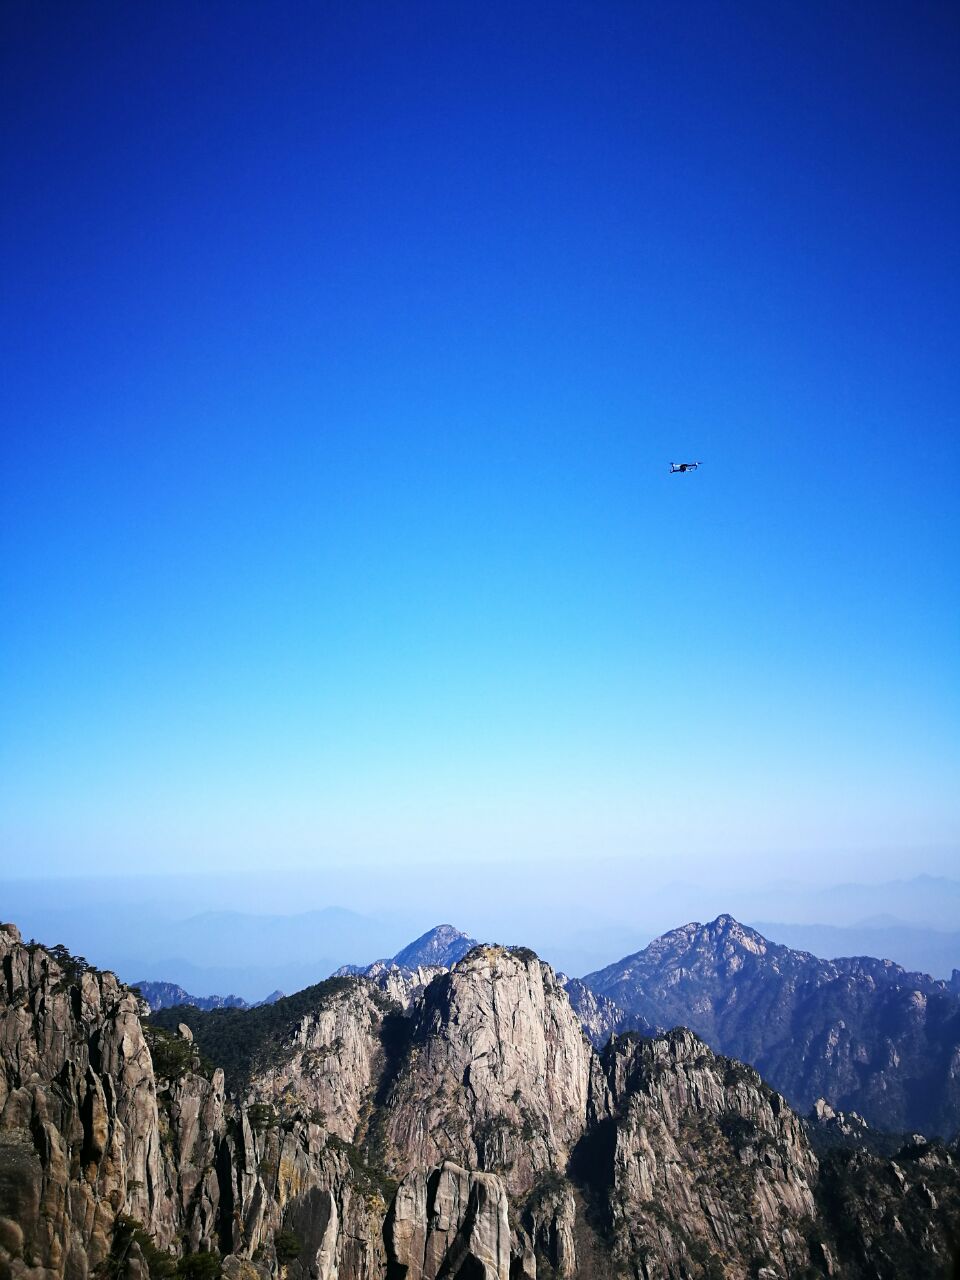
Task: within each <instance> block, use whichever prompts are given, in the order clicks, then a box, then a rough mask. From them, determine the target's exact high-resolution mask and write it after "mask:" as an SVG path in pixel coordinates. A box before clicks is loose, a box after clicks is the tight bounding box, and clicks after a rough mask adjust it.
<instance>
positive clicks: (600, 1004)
mask: <svg viewBox="0 0 960 1280" xmlns="http://www.w3.org/2000/svg"><path fill="white" fill-rule="evenodd" d="M479 945H480V944H479V943H478V942H477V940H476V939H475V938H470V937H468V936H467V934H465V933H461V932H460V930H459V929H455V928H454V927H453V925H449V924H440V925H437V926H436V927H435V928H433V929H429V930H428V931H427V932H426V933H425V934H423V935H422V936H421V937H419V938H417V939H416V940H415V941H414V942H411V943H410V944H409V945H408V946H406V947H404V948H403V950H402V951H398V952H397V954H396V955H395V956H393V957H392V958H390V959H387V960H374V962H373V963H372V964H368V965H355V964H345V965H341V967H340V968H339V969H337V970H336V971H335V973H334V975H333V976H334V977H363V978H366V979H368V980H369V981H370V982H374V983H376V985H377V986H378V987H379V988H380V990H381V991H383V992H384V993H385V994H386V995H387V996H389V998H390V999H391V1000H395V1001H396V1002H397V1003H398V1004H400V1005H402V1006H404V1007H405V1008H407V1007H409V1006H410V1004H411V1002H412V1001H413V1000H414V999H415V998H416V997H417V996H419V995H420V994H422V992H423V991H424V990H425V989H426V987H427V986H428V984H429V983H430V982H432V980H433V979H434V978H435V977H437V976H438V975H439V974H441V973H445V972H447V970H449V969H450V968H451V967H452V966H453V965H454V964H456V963H457V961H458V960H461V959H462V958H463V957H464V956H465V955H466V954H467V953H468V952H469V951H472V950H473V948H474V947H476V946H479ZM557 977H558V980H559V981H560V983H561V985H562V986H563V987H564V989H565V991H566V993H567V996H568V997H569V999H570V1003H571V1005H572V1007H573V1009H574V1012H575V1013H576V1014H577V1017H578V1018H579V1019H580V1023H581V1025H582V1027H583V1029H584V1031H586V1033H587V1035H588V1036H589V1037H590V1039H591V1041H592V1042H593V1044H594V1045H595V1046H596V1047H597V1048H601V1047H602V1046H603V1045H604V1044H606V1042H607V1041H608V1040H609V1039H610V1037H611V1036H612V1035H613V1034H614V1033H615V1032H618V1031H623V1030H624V1029H626V1028H627V1027H629V1028H631V1029H632V1030H641V1031H645V1032H649V1031H653V1027H651V1026H649V1025H648V1024H647V1023H645V1022H644V1021H643V1019H641V1018H638V1017H636V1016H630V1015H629V1014H627V1013H625V1012H624V1011H623V1009H621V1008H620V1007H619V1006H618V1005H616V1004H615V1003H614V1002H613V1001H612V1000H609V999H607V997H606V996H602V995H598V994H597V993H596V992H595V991H591V990H590V988H589V987H588V986H586V984H585V983H583V982H581V980H580V979H579V978H570V977H567V975H566V974H562V973H559V974H558V975H557Z"/></svg>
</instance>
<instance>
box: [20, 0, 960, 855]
mask: <svg viewBox="0 0 960 1280" xmlns="http://www.w3.org/2000/svg"><path fill="white" fill-rule="evenodd" d="M0 23H2V30H0V130H2V173H3V183H2V185H3V196H2V201H0V253H2V264H0V265H2V274H0V295H2V301H0V324H2V329H3V366H4V371H3V376H2V385H0V412H2V418H3V422H4V424H5V429H4V437H3V443H2V485H3V493H2V516H0V519H2V527H0V533H2V546H0V590H2V617H3V625H2V630H0V716H2V724H0V728H2V744H0V752H2V754H0V770H2V781H0V842H2V846H0V852H2V856H3V858H4V860H5V864H6V869H7V874H20V873H22V874H24V875H33V876H35V875H37V874H43V873H50V874H61V873H67V872H71V871H72V872H76V871H77V870H78V868H79V869H82V870H83V871H84V872H85V873H90V872H96V871H102V872H104V873H112V872H116V871H118V870H121V869H123V870H129V869H130V868H131V867H135V868H140V869H145V870H149V871H157V872H161V871H174V872H180V871H192V870H219V869H223V868H228V867H236V868H238V869H240V870H246V869H253V868H262V867H264V866H266V867H278V868H279V867H284V866H289V867H307V866H309V867H311V868H322V867H323V866H324V865H325V864H326V863H327V862H337V863H347V864H354V865H362V864H364V863H365V862H369V863H371V864H373V863H375V862H376V861H377V860H378V859H385V858H391V857H397V856H402V857H411V858H413V857H416V858H417V859H418V860H420V861H426V862H427V863H429V862H430V861H431V860H437V859H441V858H442V859H447V860H449V861H450V864H451V866H452V867H454V868H456V867H457V866H458V865H463V866H464V867H467V868H471V867H475V866H476V865H477V862H476V860H477V859H478V858H483V857H490V858H493V859H500V860H507V861H510V862H523V860H524V859H528V860H529V861H530V865H531V867H534V866H539V867H542V866H543V865H544V860H545V859H546V860H550V859H562V858H567V859H579V858H584V857H587V858H592V857H600V856H603V857H622V858H625V859H631V860H633V861H634V862H635V863H636V862H640V863H649V864H650V865H651V866H656V867H659V868H660V869H661V870H662V869H664V868H674V867H676V866H678V865H680V864H684V865H690V866H693V865H695V864H696V863H697V860H706V861H708V862H709V861H710V860H711V859H715V858H717V857H718V856H722V858H723V865H724V866H729V867H732V868H734V869H736V871H737V872H738V873H743V874H750V872H751V870H752V868H754V867H761V866H762V867H764V868H765V870H766V871H767V872H770V871H773V872H774V873H776V874H785V875H786V874H789V875H798V874H805V873H807V872H810V871H811V869H813V870H817V871H822V872H823V873H824V874H836V875H837V876H838V877H839V878H843V867H841V865H840V864H841V862H842V861H843V860H844V859H849V860H851V862H852V863H856V870H857V872H858V873H860V874H862V873H863V872H864V868H865V867H866V868H867V869H868V870H869V868H870V867H875V868H876V871H877V874H878V875H885V874H890V873H891V871H895V870H896V869H897V866H898V865H899V867H900V868H901V869H903V868H904V867H906V869H907V870H908V871H909V872H910V873H911V874H912V873H913V872H916V871H919V870H924V869H928V870H941V871H942V870H944V866H945V863H948V862H949V861H950V860H951V859H952V858H954V857H955V855H956V853H957V850H958V833H960V799H958V797H960V786H958V782H960V768H958V765H960V734H958V725H960V696H958V695H960V680H958V675H960V660H958V654H960V625H958V623H960V608H958V601H960V575H958V564H960V517H958V496H957V495H958V463H960V445H958V441H960V413H958V402H960V310H958V283H960V250H958V244H960V238H958V227H960V176H958V175H960V164H958V161H960V9H958V8H957V6H956V5H955V4H952V3H943V4H937V3H906V0H905V2H904V3H902V4H882V3H881V4H853V3H844V2H839V3H778V4H770V3H768V0H763V2H757V3H747V2H744V3H728V4H707V3H697V2H695V3H684V4H671V3H656V4H654V3H629V4H626V3H623V4H621V3H612V2H611V3H601V4H597V3H590V4H576V3H551V4H539V3H523V4H515V3H512V4H509V5H505V4H498V3H493V4H482V5H481V4H475V5H466V4H457V3H454V4H450V3H442V4H441V3H437V4H425V3H418V2H414V3H410V4H387V3H378V4H370V3H364V2H363V0H360V2H357V0H350V2H349V3H323V4H320V3H311V4H300V3H286V2H281V3H276V4H274V3H271V4H267V3H259V2H258V3H245V2H242V0H229V3H228V2H226V0H223V2H221V3H205V4H202V5H199V4H196V3H193V0H190V2H188V3H175V2H173V0H166V2H164V3H159V0H157V2H154V3H145V4H136V5H132V4H128V3H90V4H83V5H63V4H46V3H41V2H39V0H7V3H5V4H4V5H3V7H2V12H0ZM688 457H692V458H697V459H702V460H703V467H702V469H701V470H700V471H699V472H698V473H697V474H695V475H692V476H684V477H671V476H670V475H669V474H668V464H669V462H670V461H671V460H672V459H678V458H688Z"/></svg>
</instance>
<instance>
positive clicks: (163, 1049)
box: [143, 1018, 213, 1080]
mask: <svg viewBox="0 0 960 1280" xmlns="http://www.w3.org/2000/svg"><path fill="white" fill-rule="evenodd" d="M143 1036H144V1039H145V1040H146V1042H147V1047H148V1048H149V1050H150V1057H151V1058H152V1059H153V1070H154V1073H155V1075H156V1076H157V1079H158V1080H179V1079H180V1078H181V1077H182V1076H185V1075H186V1074H187V1072H188V1071H195V1072H198V1073H199V1074H200V1075H204V1076H206V1077H207V1079H208V1080H209V1079H210V1077H211V1075H212V1074H213V1067H212V1066H211V1064H210V1063H209V1062H208V1061H206V1059H205V1058H204V1057H203V1055H202V1054H201V1053H200V1051H199V1050H198V1049H197V1048H196V1046H195V1045H193V1044H191V1043H190V1041H189V1040H185V1039H184V1038H183V1036H181V1035H178V1034H177V1033H176V1032H175V1031H168V1030H167V1029H166V1028H165V1027H160V1026H157V1025H156V1024H155V1023H154V1021H153V1019H152V1018H144V1020H143Z"/></svg>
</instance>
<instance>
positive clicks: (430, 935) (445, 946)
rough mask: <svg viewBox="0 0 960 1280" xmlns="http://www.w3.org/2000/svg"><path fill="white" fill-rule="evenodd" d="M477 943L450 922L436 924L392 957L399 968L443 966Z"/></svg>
mask: <svg viewBox="0 0 960 1280" xmlns="http://www.w3.org/2000/svg"><path fill="white" fill-rule="evenodd" d="M476 945H477V940H476V938H469V937H467V935H466V934H465V933H461V932H460V930H459V929H455V928H454V927H453V925H452V924H438V925H437V926H436V927H435V928H433V929H428V930H427V932H426V933H424V934H422V935H421V936H420V937H419V938H417V939H416V940H415V941H414V942H411V943H410V944H409V946H406V947H404V948H403V950H402V951H398V952H397V954H396V955H395V956H394V957H393V962H394V964H397V965H399V966H400V968H401V969H417V968H420V967H421V966H422V967H423V968H444V969H448V968H449V967H450V966H451V965H454V964H456V963H457V961H458V960H461V959H462V958H463V957H464V956H465V955H466V954H467V952H468V951H471V950H472V949H473V948H474V947H475V946H476Z"/></svg>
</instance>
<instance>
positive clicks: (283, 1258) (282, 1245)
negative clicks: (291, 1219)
mask: <svg viewBox="0 0 960 1280" xmlns="http://www.w3.org/2000/svg"><path fill="white" fill-rule="evenodd" d="M302 1248H303V1245H302V1244H301V1242H300V1237H299V1236H298V1235H295V1234H294V1232H292V1231H278V1232H277V1234H276V1235H275V1236H274V1237H273V1249H274V1252H275V1253H276V1255H277V1262H279V1263H280V1265H281V1267H282V1266H283V1265H284V1264H285V1263H287V1262H294V1261H295V1260H296V1259H297V1258H299V1257H300V1250H301V1249H302Z"/></svg>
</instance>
